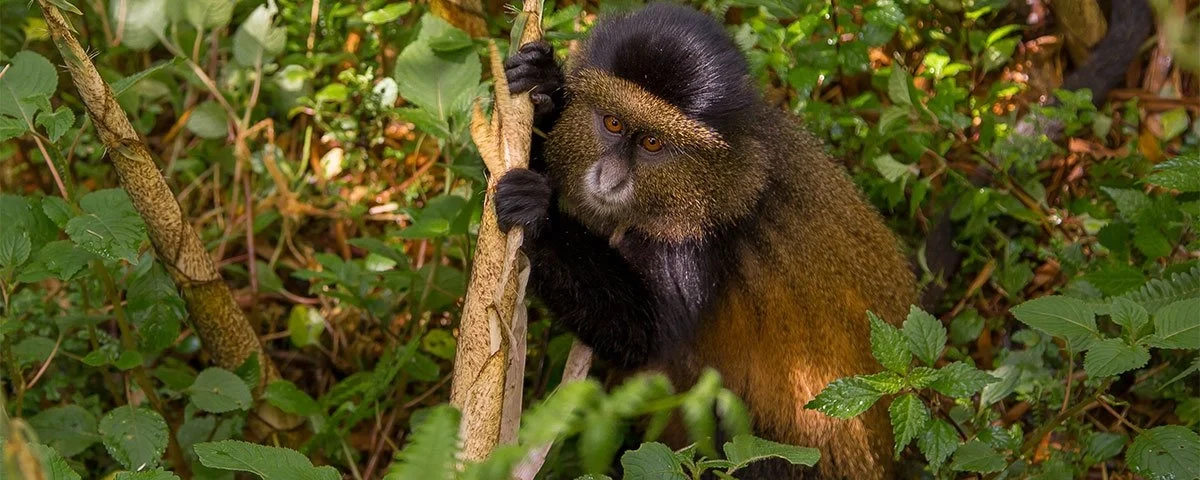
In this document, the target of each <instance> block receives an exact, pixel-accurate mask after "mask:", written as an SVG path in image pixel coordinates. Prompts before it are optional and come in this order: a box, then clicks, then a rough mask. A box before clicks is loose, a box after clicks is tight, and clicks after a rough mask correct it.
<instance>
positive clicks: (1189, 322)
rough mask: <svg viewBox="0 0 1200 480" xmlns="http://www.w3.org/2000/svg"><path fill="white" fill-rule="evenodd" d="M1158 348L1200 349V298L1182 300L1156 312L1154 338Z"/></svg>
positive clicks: (1153, 343) (1153, 342)
mask: <svg viewBox="0 0 1200 480" xmlns="http://www.w3.org/2000/svg"><path fill="white" fill-rule="evenodd" d="M1150 344H1151V345H1153V346H1156V347H1158V348H1182V349H1188V350H1196V349H1200V298H1192V299H1188V300H1180V301H1178V302H1174V303H1171V304H1169V305H1167V306H1164V307H1162V308H1160V309H1158V311H1157V312H1154V336H1153V337H1151V340H1150Z"/></svg>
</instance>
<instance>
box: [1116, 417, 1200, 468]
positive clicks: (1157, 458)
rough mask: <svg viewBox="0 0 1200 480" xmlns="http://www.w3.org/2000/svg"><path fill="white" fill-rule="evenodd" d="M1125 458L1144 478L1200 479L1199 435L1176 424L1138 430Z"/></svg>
mask: <svg viewBox="0 0 1200 480" xmlns="http://www.w3.org/2000/svg"><path fill="white" fill-rule="evenodd" d="M1125 461H1126V462H1127V463H1128V464H1129V467H1130V469H1131V470H1133V473H1136V474H1138V475H1141V476H1142V477H1145V478H1146V479H1147V480H1169V479H1184V478H1186V479H1193V478H1200V435H1198V434H1196V432H1193V431H1191V430H1189V429H1187V428H1186V427H1181V426H1178V425H1167V426H1162V427H1156V428H1152V429H1150V430H1145V431H1142V433H1141V434H1139V435H1138V436H1137V438H1135V439H1134V440H1133V445H1130V446H1129V450H1127V451H1126V452H1125Z"/></svg>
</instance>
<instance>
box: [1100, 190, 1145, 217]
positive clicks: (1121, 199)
mask: <svg viewBox="0 0 1200 480" xmlns="http://www.w3.org/2000/svg"><path fill="white" fill-rule="evenodd" d="M1100 190H1102V191H1103V192H1104V193H1107V194H1108V196H1109V197H1110V198H1112V199H1113V203H1115V204H1116V205H1117V212H1118V213H1120V214H1121V217H1122V218H1124V219H1126V220H1129V221H1131V222H1137V221H1138V219H1140V218H1142V215H1143V214H1144V213H1145V212H1146V211H1148V210H1149V209H1150V206H1151V202H1150V197H1149V196H1147V195H1146V194H1145V193H1143V192H1142V191H1141V190H1134V189H1131V188H1110V187H1100Z"/></svg>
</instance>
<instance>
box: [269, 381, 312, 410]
mask: <svg viewBox="0 0 1200 480" xmlns="http://www.w3.org/2000/svg"><path fill="white" fill-rule="evenodd" d="M263 399H265V400H266V401H268V402H271V405H274V406H276V407H279V409H280V410H283V411H285V412H288V413H293V414H296V415H302V416H306V417H307V416H310V415H317V414H320V413H321V406H320V405H318V404H317V401H316V400H313V398H312V397H310V396H309V395H308V394H307V393H305V392H304V391H303V390H300V389H299V388H296V384H294V383H292V382H289V381H287V380H276V381H274V382H271V384H270V385H267V388H266V390H265V391H263Z"/></svg>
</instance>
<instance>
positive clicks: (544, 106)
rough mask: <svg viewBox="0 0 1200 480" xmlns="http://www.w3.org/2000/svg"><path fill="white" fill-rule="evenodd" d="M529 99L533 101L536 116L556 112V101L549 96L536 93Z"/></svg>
mask: <svg viewBox="0 0 1200 480" xmlns="http://www.w3.org/2000/svg"><path fill="white" fill-rule="evenodd" d="M529 99H530V100H533V113H534V115H545V114H547V113H550V112H552V111H554V100H553V99H551V98H550V96H549V95H546V94H544V93H538V92H534V93H531V94H530V95H529Z"/></svg>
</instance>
